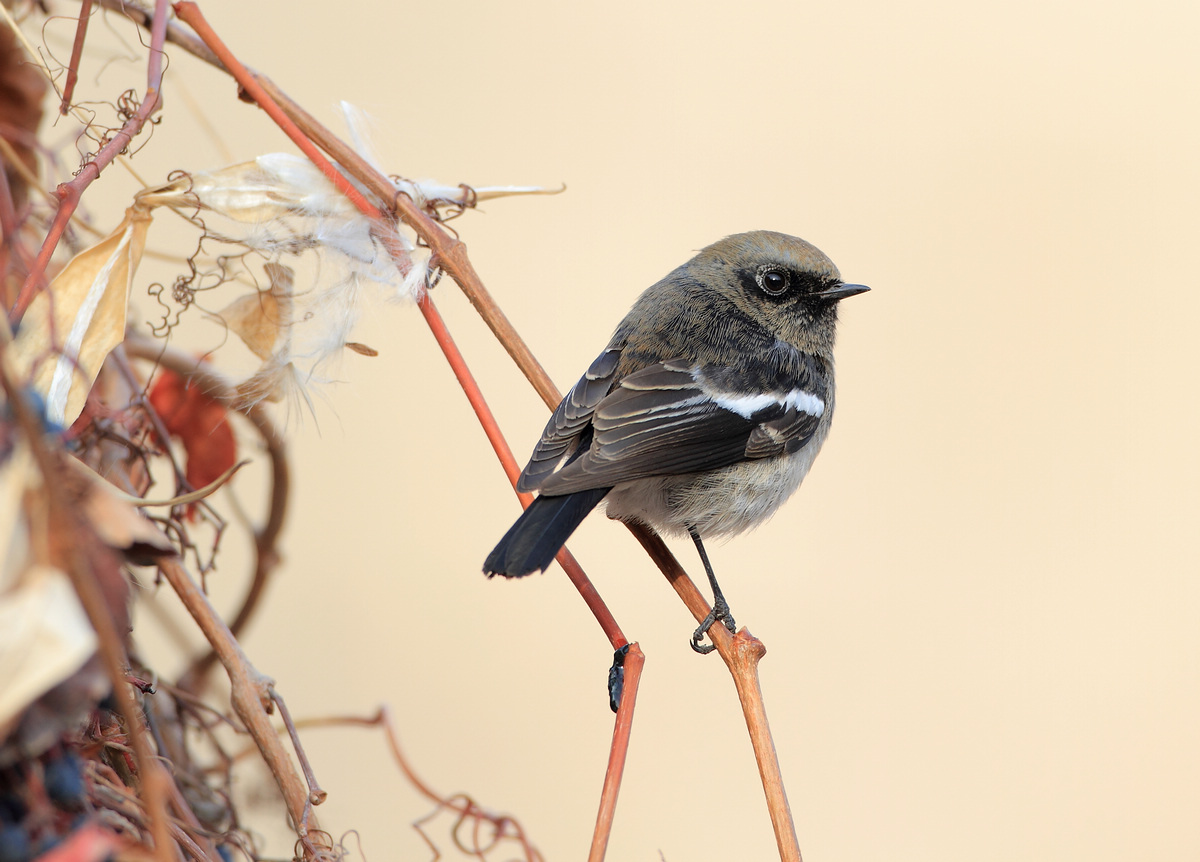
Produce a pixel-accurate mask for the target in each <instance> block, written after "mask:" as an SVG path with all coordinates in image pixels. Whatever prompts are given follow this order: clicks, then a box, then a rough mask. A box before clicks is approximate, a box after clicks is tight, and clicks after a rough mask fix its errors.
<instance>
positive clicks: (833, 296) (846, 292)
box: [813, 284, 871, 302]
mask: <svg viewBox="0 0 1200 862" xmlns="http://www.w3.org/2000/svg"><path fill="white" fill-rule="evenodd" d="M870 289H871V288H869V287H867V286H866V285H865V284H835V285H834V286H833V287H829V288H826V289H825V290H822V291H818V292H817V293H814V294H813V296H817V297H820V298H821V299H826V300H829V301H830V302H837V301H838V300H839V299H845V298H846V297H848V296H857V295H858V294H860V293H866V292H867V291H868V290H870Z"/></svg>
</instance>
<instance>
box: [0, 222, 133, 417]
mask: <svg viewBox="0 0 1200 862" xmlns="http://www.w3.org/2000/svg"><path fill="white" fill-rule="evenodd" d="M150 221H151V217H150V214H149V212H147V211H146V210H145V209H143V208H140V207H138V206H136V205H135V206H133V207H130V208H129V209H127V210H126V211H125V220H124V221H122V222H121V226H120V227H118V228H117V230H115V231H114V232H113V233H112V234H111V235H109V236H108V237H107V238H106V239H104V240H102V241H101V242H99V243H97V244H96V245H94V246H92V247H91V248H89V249H87V250H86V251H83V252H80V253H79V254H77V255H76V256H75V257H74V258H73V259H72V260H71V262H70V263H68V264H67V266H66V268H65V269H64V270H63V271H62V272H60V273H59V274H58V276H57V277H56V278H55V279H54V281H52V282H51V283H50V286H49V287H48V288H47V289H46V290H43V291H42V292H41V293H39V294H38V295H37V297H35V298H34V300H33V302H32V303H30V306H29V309H28V310H27V311H26V312H25V317H24V318H23V319H22V320H21V328H20V331H19V332H18V333H17V337H16V338H15V339H14V341H13V350H14V359H15V361H16V363H17V365H18V366H19V367H20V368H21V369H23V370H24V371H25V372H26V373H29V372H30V371H32V372H33V378H32V384H33V387H34V389H36V390H37V391H38V392H39V393H40V394H41V395H42V397H43V399H45V402H46V416H47V418H49V419H50V420H51V421H53V422H57V423H58V424H59V425H63V426H67V425H70V424H71V423H72V422H74V421H75V418H76V417H77V416H79V413H80V411H81V410H83V405H84V402H85V401H86V400H87V394H88V391H89V390H90V389H91V388H92V383H93V382H94V381H95V379H96V375H97V374H99V372H100V365H101V363H103V362H104V358H105V357H106V356H108V354H109V351H111V350H112V349H113V348H114V347H116V346H117V345H118V344H120V343H121V341H122V340H123V339H124V337H125V313H126V305H127V303H128V299H129V287H130V281H131V279H132V278H133V274H134V272H135V271H136V270H137V266H138V263H139V262H140V261H141V259H142V249H143V248H144V247H145V243H146V231H147V230H148V229H149V227H150ZM51 315H53V323H52V322H51Z"/></svg>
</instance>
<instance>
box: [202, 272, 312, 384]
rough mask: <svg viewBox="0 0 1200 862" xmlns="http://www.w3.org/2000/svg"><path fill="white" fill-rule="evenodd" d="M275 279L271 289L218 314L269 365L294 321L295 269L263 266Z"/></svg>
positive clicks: (251, 295)
mask: <svg viewBox="0 0 1200 862" xmlns="http://www.w3.org/2000/svg"><path fill="white" fill-rule="evenodd" d="M263 268H264V269H265V270H266V273H267V276H268V277H269V278H270V279H271V289H270V290H265V291H258V292H256V293H252V294H248V295H247V296H242V297H239V298H238V299H235V300H234V301H233V302H231V303H229V305H227V306H225V307H224V308H223V309H221V310H220V311H219V312H218V315H219V316H220V317H221V319H222V320H224V321H225V323H226V325H228V326H229V328H230V329H232V330H233V331H234V332H236V333H237V334H238V336H239V337H241V339H242V341H244V342H245V343H246V346H247V347H249V348H250V350H251V351H253V353H254V355H255V356H257V357H258V358H259V359H261V360H263V361H264V362H266V361H267V360H269V359H270V358H271V355H272V354H273V353H274V352H275V345H276V344H277V343H278V342H279V336H280V332H281V331H282V330H284V329H285V328H286V327H287V326H289V325H290V324H291V322H292V283H293V280H294V278H295V275H294V273H293V272H292V270H291V269H289V268H288V267H286V266H283V265H282V264H278V263H268V264H266V265H265V266H264V267H263Z"/></svg>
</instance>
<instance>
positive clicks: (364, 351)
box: [346, 341, 379, 356]
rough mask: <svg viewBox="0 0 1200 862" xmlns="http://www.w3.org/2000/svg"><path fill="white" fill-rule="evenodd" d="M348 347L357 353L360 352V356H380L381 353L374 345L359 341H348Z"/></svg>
mask: <svg viewBox="0 0 1200 862" xmlns="http://www.w3.org/2000/svg"><path fill="white" fill-rule="evenodd" d="M346 347H347V348H348V349H350V350H353V351H354V352H355V353H357V354H359V355H360V356H378V355H379V351H378V350H376V349H375V348H374V347H367V345H365V344H359V343H358V342H357V341H347V342H346Z"/></svg>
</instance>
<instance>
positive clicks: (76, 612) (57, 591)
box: [0, 565, 96, 727]
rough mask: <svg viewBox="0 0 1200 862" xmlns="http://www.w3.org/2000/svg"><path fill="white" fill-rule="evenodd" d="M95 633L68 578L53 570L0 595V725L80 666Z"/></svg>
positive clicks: (34, 571)
mask: <svg viewBox="0 0 1200 862" xmlns="http://www.w3.org/2000/svg"><path fill="white" fill-rule="evenodd" d="M95 650H96V634H95V632H94V631H93V630H92V625H91V623H90V622H88V618H87V614H86V613H84V610H83V607H82V606H81V605H80V604H79V599H78V598H77V597H76V595H75V590H74V588H73V587H72V586H71V581H70V579H69V578H68V577H67V575H66V574H65V573H64V572H62V571H60V570H59V569H56V568H54V567H52V566H45V565H35V566H32V567H30V569H29V570H27V571H26V572H25V573H24V575H23V579H22V583H21V585H20V586H19V587H17V588H16V589H14V590H12V591H10V592H8V593H5V594H4V595H3V596H0V727H2V726H5V725H7V724H8V723H9V722H11V721H12V720H14V719H16V718H17V717H18V716H19V715H20V714H21V713H22V712H23V711H24V709H25V708H26V707H27V706H29V704H31V703H33V702H34V701H35V700H37V698H39V697H40V696H41V695H43V694H45V693H46V692H47V691H49V690H50V689H52V688H53V687H54V686H56V685H58V684H59V683H60V682H62V681H63V680H64V679H66V678H67V677H68V676H70V675H71V674H72V673H74V672H75V671H76V670H78V669H79V668H80V667H82V666H83V663H84V662H86V661H87V660H88V658H89V657H90V656H91V655H92V653H93V652H95Z"/></svg>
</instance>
